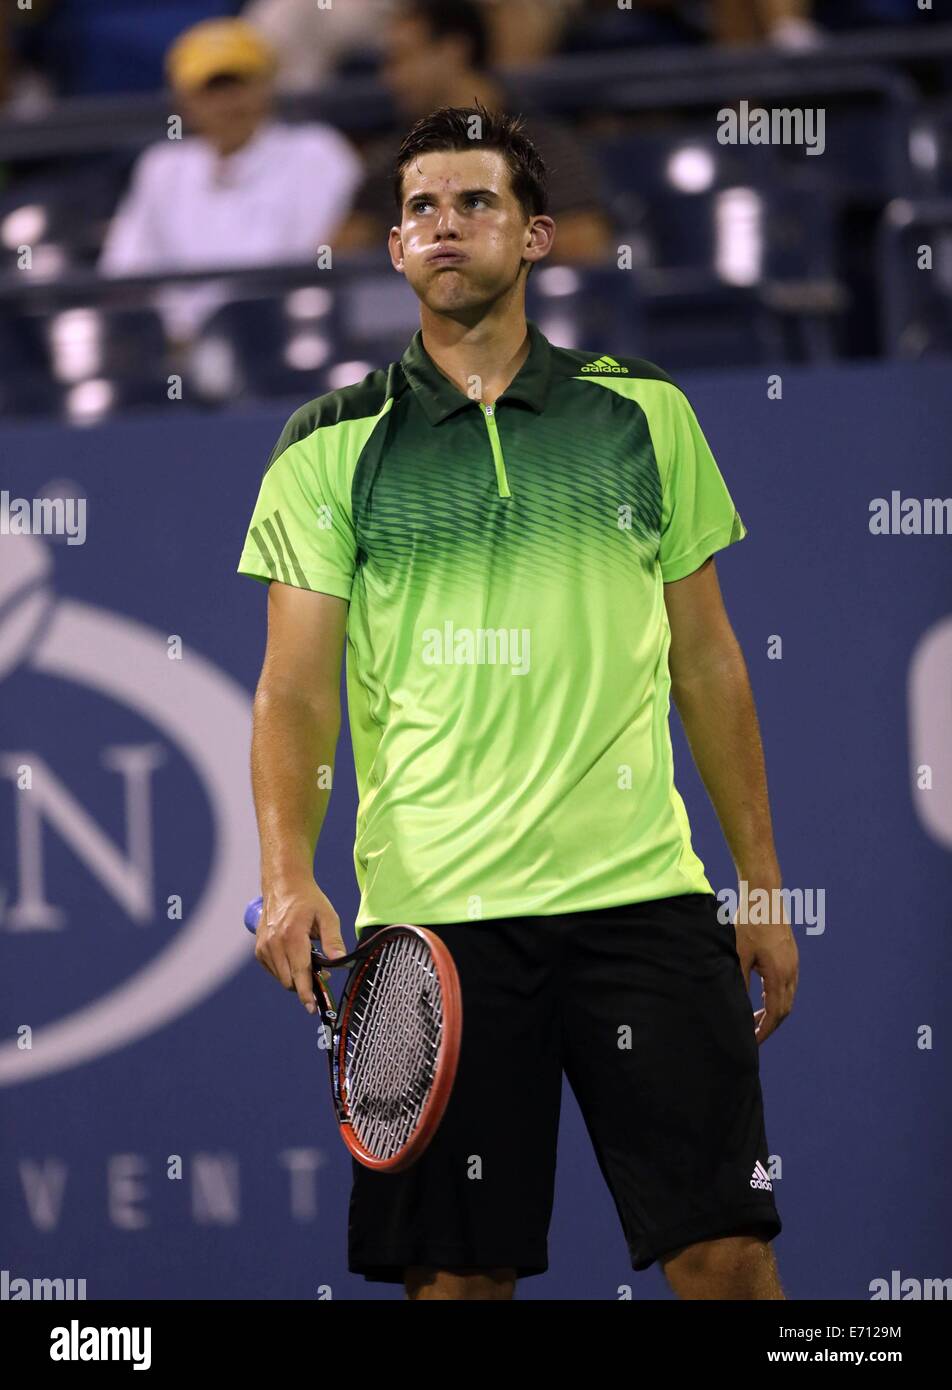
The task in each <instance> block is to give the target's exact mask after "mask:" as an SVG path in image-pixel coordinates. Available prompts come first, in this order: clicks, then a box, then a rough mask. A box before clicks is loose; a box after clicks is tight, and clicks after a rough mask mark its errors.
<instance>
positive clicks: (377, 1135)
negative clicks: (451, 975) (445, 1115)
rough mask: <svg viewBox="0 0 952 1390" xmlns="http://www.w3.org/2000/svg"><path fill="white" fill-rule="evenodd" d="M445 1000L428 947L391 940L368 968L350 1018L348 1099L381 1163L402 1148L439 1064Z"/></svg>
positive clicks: (357, 1128) (363, 1138)
mask: <svg viewBox="0 0 952 1390" xmlns="http://www.w3.org/2000/svg"><path fill="white" fill-rule="evenodd" d="M442 1030H443V1000H442V994H441V990H440V983H439V978H438V976H437V973H436V968H435V966H434V963H433V958H432V955H431V953H430V950H429V947H428V946H427V944H426V942H425V941H422V940H421V939H420V938H419V937H416V936H409V935H408V936H400V937H396V938H394V939H391V940H390V941H389V942H388V943H387V944H386V945H385V946H383V947H382V948H381V950H380V952H379V954H378V955H376V956H374V957H372V958H371V960H370V961H369V962H368V963H367V966H366V969H365V971H364V974H363V976H362V978H361V980H360V984H359V987H358V989H357V992H356V995H355V997H354V999H353V1002H352V1005H351V1008H350V1010H349V1013H348V1019H347V1028H346V1036H345V1040H344V1076H343V1078H342V1079H343V1088H342V1089H343V1094H344V1099H345V1103H346V1107H347V1113H348V1117H349V1119H350V1121H351V1124H352V1126H353V1130H354V1133H355V1135H356V1137H357V1138H358V1139H359V1140H360V1142H361V1143H362V1144H363V1146H364V1147H365V1148H366V1149H367V1150H369V1151H370V1152H371V1153H373V1154H375V1155H376V1156H377V1157H379V1158H387V1157H390V1156H392V1155H393V1154H395V1153H396V1152H397V1151H398V1150H399V1149H401V1148H402V1147H403V1146H404V1145H405V1144H406V1142H407V1140H408V1139H409V1138H410V1136H411V1134H412V1133H413V1131H414V1129H415V1128H416V1125H417V1123H418V1122H419V1119H420V1116H421V1114H422V1112H423V1108H424V1106H425V1105H426V1102H427V1099H428V1097H429V1094H430V1090H431V1088H432V1086H433V1081H434V1078H435V1076H436V1069H437V1062H438V1059H439V1050H440V1040H441V1037H442Z"/></svg>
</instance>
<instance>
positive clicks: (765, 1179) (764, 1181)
mask: <svg viewBox="0 0 952 1390" xmlns="http://www.w3.org/2000/svg"><path fill="white" fill-rule="evenodd" d="M750 1185H751V1187H760V1188H762V1189H763V1190H764V1192H773V1183H772V1182H771V1181H770V1174H769V1173H768V1172H767V1169H766V1168H765V1167H764V1165H763V1164H762V1163H761V1162H760V1159H758V1160H757V1162H756V1163H755V1164H754V1171H753V1173H751V1175H750Z"/></svg>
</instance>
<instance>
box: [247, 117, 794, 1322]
mask: <svg viewBox="0 0 952 1390" xmlns="http://www.w3.org/2000/svg"><path fill="white" fill-rule="evenodd" d="M395 191H396V201H397V207H398V209H399V225H397V226H394V227H393V228H392V229H391V231H390V235H389V247H390V255H391V258H392V262H393V267H394V269H395V270H396V271H397V272H398V273H399V274H401V275H405V276H406V278H407V281H408V283H409V285H410V287H411V288H412V290H413V291H414V293H415V294H416V296H417V298H418V299H419V301H420V329H419V331H418V332H417V333H416V334H415V335H414V337H413V338H412V340H411V342H410V344H409V346H408V347H407V350H406V352H405V353H404V355H403V357H402V358H401V360H400V361H398V362H392V363H391V364H390V365H389V366H388V367H386V368H382V369H380V370H378V371H374V372H371V373H370V374H369V375H368V376H366V377H365V378H364V379H363V380H362V381H360V382H359V383H357V384H356V385H353V386H348V387H346V388H344V389H341V390H336V391H331V392H329V393H328V394H327V395H324V396H321V397H319V398H318V399H316V400H314V401H311V402H310V403H309V404H307V405H305V406H302V407H301V408H300V409H299V410H297V411H296V412H295V413H294V414H293V415H292V416H291V418H290V420H289V421H288V423H287V425H286V426H285V429H284V431H283V433H282V434H281V436H280V438H279V439H278V441H277V444H276V446H275V448H274V450H273V452H272V454H271V458H270V461H269V463H268V465H267V468H266V471H265V473H264V478H263V481H262V483H261V488H260V493H259V496H258V500H257V505H256V506H255V509H254V514H253V516H252V520H251V523H250V526H249V529H248V533H247V538H246V540H245V545H244V549H243V552H242V555H241V561H240V564H239V566H238V569H239V572H240V573H243V574H247V575H251V576H253V577H254V578H256V579H259V580H261V581H263V582H265V583H268V584H269V593H268V640H267V649H266V653H265V658H264V664H263V668H262V672H261V678H260V682H259V685H258V689H257V692H256V696H255V703H254V733H253V748H252V775H253V787H254V796H255V805H256V810H257V816H258V824H259V830H260V838H261V873H262V892H263V895H264V903H265V910H264V913H263V915H262V923H261V926H260V927H259V929H258V933H257V945H256V954H257V957H258V959H259V960H260V962H261V963H262V965H264V966H265V967H266V968H267V969H268V970H269V971H270V972H271V973H272V974H273V975H275V976H276V977H277V979H278V980H280V982H281V983H282V984H283V985H284V986H285V987H286V988H293V989H295V990H296V992H297V995H298V998H299V999H300V1000H301V1002H302V1003H303V1004H304V1006H305V1007H306V1008H307V1009H308V1010H309V1011H310V1012H313V1011H314V1009H315V1002H314V998H313V992H312V988H311V982H310V973H309V956H310V940H311V938H317V937H319V938H320V941H321V945H322V948H323V950H324V952H325V953H327V954H330V955H339V954H343V953H344V950H345V947H344V944H343V941H342V938H341V932H340V920H339V917H338V914H337V913H336V912H335V910H334V908H333V906H332V904H331V903H330V902H329V900H328V898H327V896H326V895H325V893H324V892H323V891H322V889H321V887H320V886H319V885H318V883H316V882H315V867H314V853H315V847H316V844H317V840H318V835H319V832H320V829H321V824H322V821H323V819H324V814H325V811H326V807H327V802H328V797H329V794H330V791H329V785H328V784H329V780H330V777H329V772H330V769H331V767H332V765H333V762H334V755H335V748H336V744H337V738H338V732H339V727H340V718H341V715H340V699H339V690H340V673H341V661H342V654H343V650H344V645H345V640H346V643H347V647H348V660H347V671H346V679H347V698H348V706H349V716H350V731H351V739H352V744H353V753H354V763H355V768H356V776H357V784H358V792H359V799H360V801H359V810H358V815H357V833H356V842H355V846H354V867H355V871H356V876H357V881H358V884H359V887H360V890H361V899H360V909H359V913H358V916H357V924H356V925H357V930H358V933H359V935H360V938H361V939H363V937H364V933H367V932H372V931H374V930H375V929H378V928H379V927H380V926H382V925H384V924H388V923H396V922H411V923H416V924H419V925H425V926H427V927H429V928H430V929H431V930H433V931H435V932H436V933H437V934H438V935H440V936H441V937H442V939H443V940H444V941H445V942H446V943H447V945H448V947H449V948H450V950H451V951H452V954H453V956H454V959H455V961H456V964H457V968H458V970H459V975H460V981H461V986H462V997H463V1042H462V1050H461V1055H460V1063H459V1070H458V1073H457V1080H456V1085H455V1088H454V1091H453V1094H452V1096H451V1098H450V1101H449V1105H448V1107H447V1111H446V1114H445V1116H444V1119H443V1123H442V1125H441V1127H440V1129H439V1131H438V1132H437V1134H436V1137H435V1139H434V1140H433V1142H432V1144H431V1145H430V1147H429V1148H428V1150H427V1151H426V1152H425V1154H424V1155H423V1157H422V1158H421V1159H420V1161H419V1162H418V1163H417V1164H416V1165H415V1166H413V1167H411V1168H410V1169H408V1170H407V1171H405V1172H401V1173H398V1174H392V1173H383V1174H382V1173H374V1172H372V1171H370V1170H368V1169H366V1168H363V1167H361V1166H359V1165H357V1164H355V1165H354V1174H353V1178H354V1181H353V1190H352V1195H351V1203H350V1221H349V1268H350V1269H351V1270H352V1271H353V1272H357V1273H361V1274H363V1275H364V1276H365V1277H366V1278H367V1279H372V1280H389V1281H395V1282H403V1283H404V1285H405V1287H406V1291H407V1294H408V1296H409V1297H410V1298H419V1299H483V1298H486V1299H488V1298H501V1299H504V1298H510V1297H511V1296H512V1293H513V1289H514V1287H515V1284H516V1281H517V1280H518V1279H519V1278H524V1277H526V1276H528V1275H532V1274H539V1273H541V1272H543V1271H544V1270H545V1269H546V1268H547V1258H548V1257H547V1232H548V1225H549V1217H550V1212H551V1205H552V1195H553V1185H554V1176H555V1162H556V1139H557V1133H558V1124H559V1103H560V1097H561V1088H562V1076H563V1072H564V1073H565V1074H566V1075H567V1076H568V1079H569V1082H570V1084H571V1086H572V1089H573V1091H574V1093H575V1096H576V1097H577V1099H578V1102H579V1106H580V1108H581V1112H582V1115H583V1116H584V1120H585V1124H586V1126H587V1128H588V1132H589V1134H590V1136H591V1141H592V1144H593V1147H594V1150H595V1154H596V1156H597V1159H598V1163H599V1165H600V1168H601V1171H602V1173H603V1175H604V1178H605V1181H606V1182H607V1184H608V1187H609V1189H610V1191H611V1195H612V1197H613V1199H614V1202H615V1205H616V1208H617V1210H618V1215H619V1218H620V1221H621V1226H622V1229H623V1232H624V1236H625V1239H626V1241H627V1245H628V1249H629V1252H630V1256H631V1264H632V1267H633V1268H634V1269H637V1270H640V1269H647V1268H648V1267H649V1266H650V1265H651V1264H652V1263H653V1262H655V1261H658V1262H660V1265H661V1267H662V1269H663V1271H664V1273H665V1275H666V1277H667V1280H668V1282H669V1284H670V1286H671V1288H672V1289H673V1290H674V1292H675V1293H676V1295H678V1296H679V1297H681V1298H685V1299H698V1298H702V1299H710V1298H729V1299H781V1298H784V1297H785V1294H784V1293H783V1291H782V1288H781V1285H780V1282H779V1279H778V1274H777V1269H776V1264H775V1261H774V1256H773V1252H772V1248H771V1244H770V1242H771V1240H772V1239H773V1237H775V1236H776V1235H777V1234H778V1232H779V1231H780V1229H781V1223H780V1217H779V1216H778V1214H777V1208H776V1205H775V1200H774V1193H773V1191H772V1180H771V1177H770V1174H769V1172H768V1162H769V1150H768V1147H767V1139H766V1132H765V1126H764V1114H763V1104H762V1095H761V1086H760V1077H759V1050H758V1044H759V1043H762V1042H763V1041H764V1040H765V1039H766V1038H767V1037H769V1036H770V1034H771V1033H772V1032H773V1031H774V1029H775V1028H776V1027H777V1026H778V1024H779V1023H780V1022H781V1021H782V1020H783V1019H784V1018H785V1017H786V1015H787V1014H788V1013H789V1012H790V1009H791V1007H792V1002H793V996H794V991H795V987H796V979H797V948H796V944H795V942H794V939H793V934H792V932H791V930H790V926H789V925H788V923H787V921H786V919H785V917H784V914H783V910H782V905H781V900H780V898H779V893H776V892H774V890H779V888H780V885H781V878H780V870H779V867H778V862H777V855H776V852H775V848H774V842H773V835H772V830H771V820H770V812H769V806H768V797H767V787H766V777H765V772H764V760H763V754H762V749H761V743H760V737H759V733H758V726H757V719H756V714H755V710H754V703H753V698H752V695H751V690H750V684H749V681H748V677H747V672H746V667H745V663H744V659H743V656H742V654H741V651H740V648H739V646H738V643H737V640H736V638H735V636H734V633H733V631H732V628H731V625H730V622H729V620H728V617H727V615H726V613H725V610H724V606H723V603H722V599H721V595H720V591H719V587H718V580H717V576H716V573H715V568H714V560H713V556H714V554H715V552H717V551H719V550H722V549H724V548H725V547H726V546H729V545H732V544H733V543H734V542H736V541H738V540H740V539H742V537H743V536H744V535H745V534H746V529H745V526H744V524H743V522H742V521H741V518H740V516H739V515H738V513H737V511H736V509H735V506H734V503H733V501H732V500H731V497H730V495H729V493H728V490H727V487H726V485H725V483H724V480H723V478H722V476H721V474H720V472H719V471H718V468H717V465H716V463H715V461H714V458H713V456H712V454H711V451H710V449H709V448H708V445H707V443H706V441H705V439H704V436H703V434H702V432H701V429H700V426H699V425H698V422H697V420H696V418H695V415H694V412H693V410H692V408H691V406H690V405H689V403H688V401H687V399H686V398H685V396H684V394H683V393H682V391H681V390H680V389H679V388H678V386H676V385H675V384H674V383H673V382H672V381H671V380H670V378H669V377H667V376H666V375H665V373H664V372H663V371H660V370H659V369H658V368H657V367H655V366H652V365H651V364H650V363H648V362H645V361H641V360H639V359H635V358H615V357H613V356H611V355H610V354H609V353H608V352H606V351H605V348H607V347H610V346H611V344H602V345H600V346H599V348H598V349H597V350H594V349H593V350H591V351H583V350H578V349H566V348H559V347H555V346H554V345H553V344H552V343H551V342H549V341H548V340H547V339H546V337H545V336H544V335H543V334H542V332H541V331H540V330H539V328H538V326H537V325H536V324H534V323H532V322H527V320H526V317H525V288H526V280H527V277H528V275H529V274H530V273H531V271H532V267H533V266H535V265H536V264H537V263H538V262H540V261H542V260H544V259H545V257H546V255H547V254H548V253H549V251H550V250H551V248H552V244H553V239H554V236H555V224H554V222H553V220H552V218H551V217H549V216H547V215H546V179H545V168H544V165H543V163H542V161H541V159H540V157H539V155H538V152H537V151H536V149H535V148H534V147H533V145H532V144H531V143H530V142H529V140H528V139H527V137H526V136H525V134H524V132H523V130H522V128H521V125H520V123H519V122H518V121H516V120H513V119H511V118H508V117H506V116H503V115H498V114H491V113H490V112H489V111H487V110H486V109H484V108H483V107H481V106H477V107H474V108H444V109H441V110H438V111H435V112H433V113H432V114H431V115H429V116H427V117H425V118H423V119H422V120H420V121H418V122H417V124H416V125H414V127H413V128H412V130H411V131H410V132H409V134H408V135H407V136H406V138H405V139H404V141H403V144H402V146H401V148H400V151H399V154H398V157H397V164H396V170H395ZM672 696H673V698H674V702H675V704H676V706H677V709H678V712H679V714H680V717H681V720H682V722H683V724H684V728H685V730H686V733H687V737H688V741H689V743H690V747H691V751H692V754H693V756H694V760H695V762H696V764H697V767H698V769H699V771H700V774H701V777H702V778H703V781H704V783H705V785H706V787H707V790H708V792H709V794H710V796H711V799H712V801H713V804H714V807H715V809H716V811H717V814H718V817H719V820H720V823H721V826H722V828H723V832H724V835H725V838H726V841H727V844H728V847H729V849H730V853H731V856H732V859H733V862H734V864H735V866H736V870H737V875H738V880H739V883H740V884H741V886H742V887H741V891H742V893H743V892H744V885H746V891H747V892H748V893H751V892H753V890H755V889H761V890H767V891H768V893H770V894H771V898H770V901H772V902H774V903H777V904H778V906H777V908H776V909H775V913H774V918H775V920H773V921H772V922H771V923H770V924H767V925H757V926H752V925H748V924H746V923H745V922H743V921H741V920H740V919H739V920H738V922H737V924H736V927H735V924H733V923H731V922H730V921H721V920H720V918H719V915H718V907H719V904H718V901H717V899H716V898H715V896H714V893H713V890H712V888H711V885H710V884H709V882H708V880H707V878H706V876H705V873H704V867H703V865H702V863H701V861H700V860H699V858H698V856H697V855H696V854H695V852H694V850H693V848H692V845H691V836H690V829H689V825H688V820H687V816H686V813H685V807H684V804H683V802H682V800H681V797H680V796H679V795H678V792H677V791H676V790H675V786H674V781H673V774H672V750H671V741H670V733H669V728H668V711H669V699H670V697H672ZM318 877H320V874H319V873H318ZM752 969H753V970H755V971H756V972H757V973H758V974H759V975H760V977H761V980H762V983H763V1007H762V1008H760V1009H759V1010H757V1011H756V1012H754V1011H753V1010H752V1007H751V1002H750V998H749V995H748V984H749V979H750V972H751V970H752ZM614 1294H615V1289H614V1286H613V1284H612V1281H611V1280H607V1281H606V1289H605V1296H606V1297H611V1296H614Z"/></svg>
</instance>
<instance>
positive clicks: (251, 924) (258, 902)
mask: <svg viewBox="0 0 952 1390" xmlns="http://www.w3.org/2000/svg"><path fill="white" fill-rule="evenodd" d="M263 911H264V898H253V899H252V900H251V902H250V903H249V904H248V906H247V907H246V908H245V926H246V927H247V928H248V930H249V931H250V932H251V934H252V935H254V934H255V932H257V930H258V923H259V922H260V921H261V914H262V912H263ZM352 955H353V953H351V955H349V956H345V957H344V958H343V963H344V964H346V963H347V962H348V961H350V960H351V958H352ZM311 960H312V963H313V965H314V968H315V970H324V969H326V968H327V967H328V966H331V965H340V964H341V961H340V960H328V958H327V956H322V955H321V952H320V949H319V948H318V947H317V946H312V947H311Z"/></svg>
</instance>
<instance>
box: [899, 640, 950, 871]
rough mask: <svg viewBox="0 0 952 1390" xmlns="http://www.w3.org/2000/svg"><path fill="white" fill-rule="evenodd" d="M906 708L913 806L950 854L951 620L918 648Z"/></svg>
mask: <svg viewBox="0 0 952 1390" xmlns="http://www.w3.org/2000/svg"><path fill="white" fill-rule="evenodd" d="M907 704H908V708H909V755H910V774H911V783H912V804H913V805H914V807H915V808H916V814H917V815H918V817H919V820H920V822H921V823H922V826H923V828H924V829H925V830H926V831H927V833H928V834H929V835H930V836H931V837H932V839H933V840H935V842H936V843H937V844H939V845H942V846H943V847H944V848H945V849H952V738H950V737H949V722H950V721H949V710H950V709H952V618H942V619H940V621H939V622H937V623H934V624H933V626H932V627H930V628H928V629H927V630H926V631H925V632H924V633H923V635H922V636H921V637H920V639H919V641H918V642H917V643H916V647H915V650H914V651H913V654H912V660H911V661H910V663H909V687H908V692H907Z"/></svg>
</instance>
